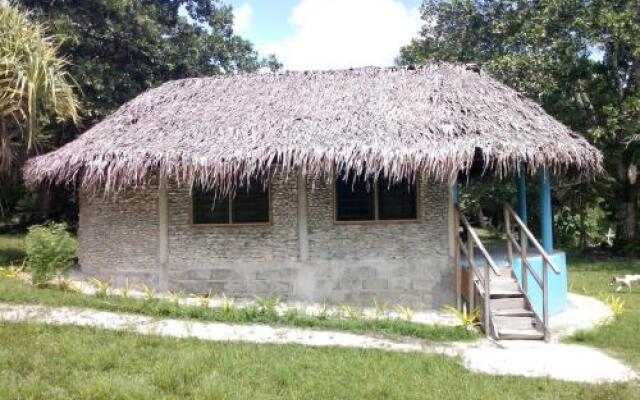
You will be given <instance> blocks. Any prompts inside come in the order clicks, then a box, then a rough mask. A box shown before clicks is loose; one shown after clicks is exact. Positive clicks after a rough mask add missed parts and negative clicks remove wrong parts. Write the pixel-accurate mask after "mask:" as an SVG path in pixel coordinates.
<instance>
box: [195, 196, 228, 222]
mask: <svg viewBox="0 0 640 400" xmlns="http://www.w3.org/2000/svg"><path fill="white" fill-rule="evenodd" d="M214 199H216V197H215V195H214V193H213V192H204V191H202V190H200V189H194V191H193V223H194V224H228V223H229V198H228V197H225V198H220V197H218V198H217V199H216V202H215V204H214V203H213V200H214Z"/></svg>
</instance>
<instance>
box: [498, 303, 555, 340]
mask: <svg viewBox="0 0 640 400" xmlns="http://www.w3.org/2000/svg"><path fill="white" fill-rule="evenodd" d="M523 311H526V310H523ZM493 324H494V326H495V329H496V333H497V336H498V337H499V338H500V339H501V340H503V339H504V340H541V339H544V333H543V332H542V329H540V327H539V326H538V325H537V324H536V320H535V319H534V318H533V317H532V316H515V315H494V316H493Z"/></svg>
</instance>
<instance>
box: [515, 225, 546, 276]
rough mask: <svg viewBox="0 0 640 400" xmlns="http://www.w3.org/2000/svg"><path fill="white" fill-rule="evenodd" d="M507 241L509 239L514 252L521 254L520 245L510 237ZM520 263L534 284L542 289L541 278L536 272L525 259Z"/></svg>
mask: <svg viewBox="0 0 640 400" xmlns="http://www.w3.org/2000/svg"><path fill="white" fill-rule="evenodd" d="M509 239H511V243H512V244H513V246H515V248H516V250H517V251H518V252H519V253H522V248H521V247H520V244H518V241H517V240H516V239H515V238H514V237H513V236H512V235H509ZM522 263H523V264H524V266H525V267H526V268H527V270H529V272H530V273H531V276H532V277H533V279H535V280H536V283H538V285H539V286H541V287H542V278H540V275H538V272H536V270H535V269H533V267H532V266H531V264H530V263H529V261H528V260H527V259H526V258H524V259H523V260H522Z"/></svg>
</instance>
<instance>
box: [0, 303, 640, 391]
mask: <svg viewBox="0 0 640 400" xmlns="http://www.w3.org/2000/svg"><path fill="white" fill-rule="evenodd" d="M0 321H4V322H32V323H44V324H52V325H76V326H83V327H91V328H99V329H107V330H114V331H128V332H132V333H136V334H140V335H160V336H166V337H174V338H195V339H200V340H212V341H222V342H251V343H271V344H299V345H305V346H338V347H351V348H365V349H379V350H387V351H394V352H404V353H408V352H413V353H424V354H443V355H447V356H451V357H459V358H460V359H461V360H462V362H463V364H464V365H465V366H466V367H467V368H469V369H470V370H472V371H476V372H483V373H488V374H495V375H520V376H526V377H550V378H554V379H560V380H566V381H573V382H589V383H603V382H622V381H629V380H633V379H637V375H636V374H635V373H634V372H633V371H632V370H631V369H630V368H628V367H627V366H625V365H624V364H623V363H621V362H620V361H618V360H616V359H614V358H612V357H610V356H608V355H606V354H605V353H603V352H601V351H599V350H596V349H593V348H589V347H585V346H578V345H569V344H561V343H551V344H545V343H542V342H533V341H529V342H519V341H513V342H508V343H505V342H500V343H495V342H491V341H488V340H479V341H476V342H471V343H465V342H455V343H442V344H438V343H430V342H426V341H421V340H408V341H402V342H401V341H393V340H389V339H382V338H378V337H373V336H366V335H355V334H350V333H343V332H333V331H319V330H308V329H298V328H273V327H270V326H266V325H230V324H223V323H207V322H194V321H183V320H170V319H155V318H152V317H146V316H140V315H132V314H120V313H113V312H105V311H97V310H93V309H85V308H73V307H45V306H39V305H21V304H4V303H0Z"/></svg>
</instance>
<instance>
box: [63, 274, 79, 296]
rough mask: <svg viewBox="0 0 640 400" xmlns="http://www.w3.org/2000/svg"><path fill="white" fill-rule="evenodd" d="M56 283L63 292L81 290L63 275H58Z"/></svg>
mask: <svg viewBox="0 0 640 400" xmlns="http://www.w3.org/2000/svg"><path fill="white" fill-rule="evenodd" d="M57 285H58V289H60V290H62V291H63V292H69V293H80V292H81V290H80V288H79V287H77V286H76V285H75V284H74V283H73V282H72V281H69V280H67V279H64V277H60V278H59V279H58V282H57Z"/></svg>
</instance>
